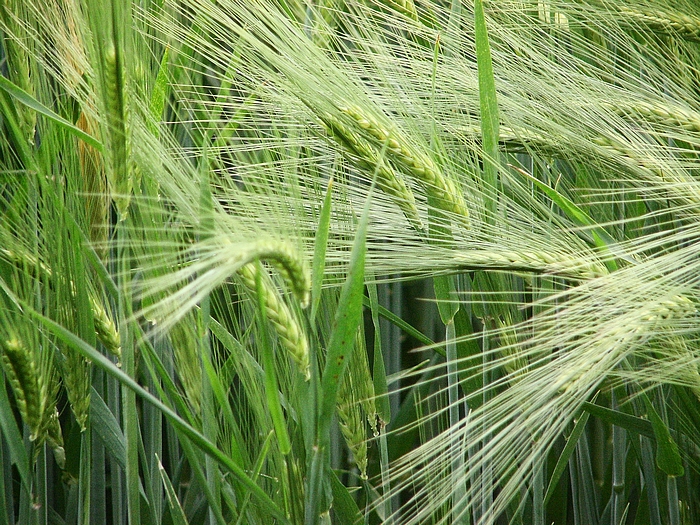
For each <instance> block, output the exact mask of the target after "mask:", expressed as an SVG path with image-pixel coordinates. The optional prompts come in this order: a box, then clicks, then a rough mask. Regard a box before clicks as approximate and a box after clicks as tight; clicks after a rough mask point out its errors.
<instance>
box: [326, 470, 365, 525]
mask: <svg viewBox="0 0 700 525" xmlns="http://www.w3.org/2000/svg"><path fill="white" fill-rule="evenodd" d="M331 489H332V490H333V510H334V511H335V513H336V516H337V517H338V523H343V524H346V525H357V524H358V523H362V514H361V513H360V509H359V508H358V507H357V503H355V500H354V499H353V498H352V496H351V495H350V493H349V492H348V489H347V488H346V487H345V485H343V484H342V483H341V482H340V480H339V479H338V475H337V474H336V473H335V471H331Z"/></svg>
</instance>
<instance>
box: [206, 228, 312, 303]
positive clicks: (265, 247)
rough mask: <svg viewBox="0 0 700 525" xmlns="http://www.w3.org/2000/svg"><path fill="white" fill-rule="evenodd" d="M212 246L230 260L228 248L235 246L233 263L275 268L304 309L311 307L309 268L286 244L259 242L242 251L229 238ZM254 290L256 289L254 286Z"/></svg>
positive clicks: (216, 241) (231, 258)
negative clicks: (262, 264) (243, 262)
mask: <svg viewBox="0 0 700 525" xmlns="http://www.w3.org/2000/svg"><path fill="white" fill-rule="evenodd" d="M221 242H223V244H224V249H223V250H222V249H221ZM214 243H215V244H214V245H213V246H212V247H213V248H214V250H216V252H217V256H218V254H219V253H221V254H222V257H224V258H229V255H227V254H228V250H227V248H228V247H230V246H233V247H234V248H235V250H234V253H233V256H232V257H230V260H231V261H236V262H240V261H241V259H243V260H245V261H254V260H264V261H265V262H267V263H269V264H270V265H271V266H273V267H274V268H275V269H276V270H277V272H278V273H279V274H280V276H281V277H282V278H283V279H284V282H285V284H286V285H287V286H288V287H289V289H290V290H291V291H292V293H294V296H295V297H296V298H297V300H298V301H299V305H300V306H301V307H302V308H306V307H307V306H308V305H309V300H310V297H311V275H310V273H309V270H308V268H307V267H306V265H305V264H304V259H303V258H302V257H300V256H299V254H298V253H297V252H296V251H295V250H294V249H293V248H292V247H291V246H290V245H289V244H288V243H286V242H279V241H269V240H265V241H258V242H256V243H254V244H253V245H251V246H250V248H249V249H247V250H240V249H239V246H238V245H236V244H234V243H232V242H231V241H230V240H229V239H228V238H223V240H222V241H219V240H216V239H215V240H214ZM253 289H255V287H254V286H253Z"/></svg>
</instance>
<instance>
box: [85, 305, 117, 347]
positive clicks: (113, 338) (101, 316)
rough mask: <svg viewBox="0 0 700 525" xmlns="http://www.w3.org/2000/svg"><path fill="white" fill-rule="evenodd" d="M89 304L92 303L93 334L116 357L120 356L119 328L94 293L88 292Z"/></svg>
mask: <svg viewBox="0 0 700 525" xmlns="http://www.w3.org/2000/svg"><path fill="white" fill-rule="evenodd" d="M88 298H89V300H90V304H91V305H92V316H93V324H94V326H95V334H96V335H97V339H99V341H100V342H101V343H102V344H103V345H104V347H105V348H106V349H107V350H108V351H109V352H110V353H111V354H112V355H114V356H116V357H117V358H120V357H121V354H122V348H121V337H120V336H119V330H117V327H116V326H115V324H114V321H112V319H111V318H110V317H109V315H108V314H107V310H105V308H104V306H102V303H101V302H100V301H99V300H98V299H97V297H96V296H95V294H94V293H90V294H88Z"/></svg>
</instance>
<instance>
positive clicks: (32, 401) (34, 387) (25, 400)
mask: <svg viewBox="0 0 700 525" xmlns="http://www.w3.org/2000/svg"><path fill="white" fill-rule="evenodd" d="M2 350H3V353H2V362H3V364H4V365H5V374H6V376H7V378H8V379H9V381H10V385H11V386H12V391H13V392H14V394H15V400H16V402H17V408H18V409H19V413H20V415H21V416H22V420H23V421H24V422H25V424H26V425H27V427H29V432H30V439H31V440H32V441H35V440H36V439H37V438H38V437H39V435H40V431H41V428H42V422H43V414H44V407H45V404H46V403H45V401H46V400H45V397H44V395H43V389H42V387H41V383H42V378H41V376H40V374H39V369H38V367H37V364H36V362H35V361H34V356H33V355H32V353H31V352H30V351H29V350H28V349H27V348H26V347H25V346H24V344H23V343H22V341H20V340H19V339H17V338H10V339H5V340H3V341H2Z"/></svg>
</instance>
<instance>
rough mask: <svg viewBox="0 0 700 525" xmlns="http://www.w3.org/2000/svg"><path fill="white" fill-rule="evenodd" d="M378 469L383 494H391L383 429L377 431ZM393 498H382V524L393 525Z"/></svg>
mask: <svg viewBox="0 0 700 525" xmlns="http://www.w3.org/2000/svg"><path fill="white" fill-rule="evenodd" d="M379 468H380V470H381V475H382V486H383V487H384V493H385V494H386V493H387V492H391V482H390V481H389V475H388V473H389V447H388V446H387V441H386V432H385V431H384V427H382V428H381V429H380V430H379ZM393 501H394V498H382V506H383V507H384V509H383V510H384V523H385V524H386V525H393V523H394V505H393Z"/></svg>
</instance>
